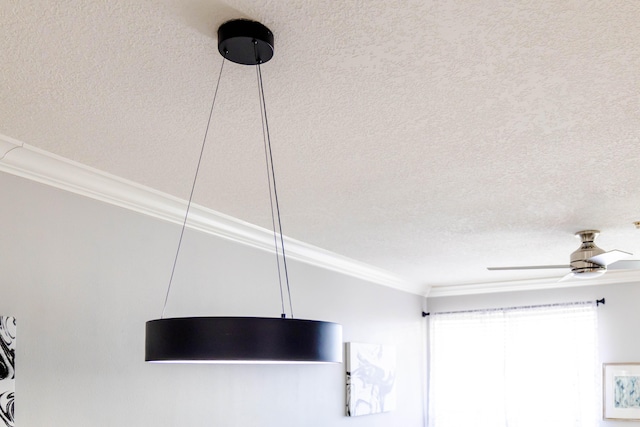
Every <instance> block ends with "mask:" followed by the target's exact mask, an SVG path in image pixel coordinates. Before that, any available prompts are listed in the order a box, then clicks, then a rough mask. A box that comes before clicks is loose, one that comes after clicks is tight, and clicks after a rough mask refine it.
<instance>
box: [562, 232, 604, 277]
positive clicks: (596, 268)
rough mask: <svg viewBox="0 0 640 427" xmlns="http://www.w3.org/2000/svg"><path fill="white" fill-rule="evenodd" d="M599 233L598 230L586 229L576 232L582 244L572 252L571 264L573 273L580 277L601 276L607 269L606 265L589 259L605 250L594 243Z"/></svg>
mask: <svg viewBox="0 0 640 427" xmlns="http://www.w3.org/2000/svg"><path fill="white" fill-rule="evenodd" d="M598 234H600V231H598V230H585V231H579V232H577V233H576V237H580V239H581V240H582V244H581V245H580V247H579V248H578V249H577V250H575V251H573V252H572V253H571V263H570V264H571V272H572V273H574V274H576V275H579V276H580V277H593V276H599V275H601V274H602V273H604V272H605V271H607V267H606V266H604V265H600V264H596V263H595V262H591V261H587V260H588V259H589V258H591V257H593V256H596V255H600V254H603V253H604V252H605V251H604V250H602V249H600V248H599V247H598V246H596V244H595V243H594V240H595V239H596V237H598Z"/></svg>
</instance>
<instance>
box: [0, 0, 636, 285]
mask: <svg viewBox="0 0 640 427" xmlns="http://www.w3.org/2000/svg"><path fill="white" fill-rule="evenodd" d="M238 17H244V18H250V19H255V20H259V21H261V22H263V23H264V24H265V25H267V26H269V27H270V28H271V30H272V31H273V32H274V34H275V38H276V54H275V57H274V59H273V60H272V61H271V62H269V63H268V64H266V65H264V66H263V75H264V80H265V90H266V100H267V108H268V113H269V123H270V129H271V132H272V134H271V136H272V142H273V147H274V160H275V164H276V174H277V179H278V188H279V190H280V201H281V208H282V214H283V225H284V231H285V234H287V235H289V236H291V237H293V238H296V239H299V240H302V241H306V242H308V243H311V244H314V245H316V246H320V247H322V248H325V249H328V250H331V251H334V252H338V253H340V254H342V255H346V256H349V257H351V258H354V259H357V260H360V261H365V262H368V263H370V264H373V265H375V266H378V267H382V268H385V269H388V270H390V271H392V272H395V273H397V274H399V275H403V276H407V277H409V278H412V279H414V280H419V281H421V282H423V283H425V284H431V285H447V284H459V283H469V282H489V281H500V280H507V279H516V278H533V277H545V275H547V276H546V277H549V276H553V275H560V274H562V273H561V272H558V271H548V272H546V271H532V272H486V271H485V270H484V267H486V266H490V265H491V266H499V265H523V264H563V263H566V262H568V257H569V253H570V252H571V251H573V250H574V249H575V248H577V246H578V240H577V239H574V238H573V237H572V234H573V233H574V232H575V231H578V230H581V229H584V228H599V229H601V230H602V231H603V234H602V235H601V237H600V239H599V241H598V243H599V244H600V246H602V247H603V248H604V249H614V248H618V249H622V250H627V251H631V252H635V253H637V254H638V256H639V257H640V234H638V232H637V231H636V230H635V228H634V227H633V224H632V222H633V221H635V220H640V191H638V188H640V172H638V170H639V167H640V156H639V148H638V147H639V145H638V143H639V142H640V137H639V132H640V97H639V96H640V71H639V70H640V3H639V2H634V1H627V0H624V1H623V0H618V1H616V0H614V1H608V2H604V1H595V2H578V1H567V2H557V1H551V0H543V1H520V2H503V1H492V0H483V1H459V0H454V1H447V2H432V1H402V2H400V1H385V2H365V1H343V2H320V1H285V0H278V1H239V0H238V1H233V0H230V1H225V2H224V3H223V2H219V1H205V0H156V1H153V0H147V1H134V2H131V1H124V0H109V1H106V0H105V1H98V0H91V1H88V0H84V1H80V0H61V1H57V2H49V3H47V4H46V5H44V4H42V2H39V1H28V0H21V1H17V0H8V1H4V2H2V3H0V20H1V22H2V26H0V51H1V52H2V66H1V67H2V69H1V71H0V100H1V102H0V133H3V134H5V135H8V136H10V137H13V138H16V139H18V140H21V141H23V142H25V143H27V144H30V145H34V146H36V147H38V148H41V149H44V150H47V151H50V152H52V153H55V154H57V155H61V156H64V157H67V158H69V159H72V160H75V161H79V162H82V163H84V164H86V165H89V166H92V167H95V168H98V169H101V170H104V171H106V172H109V173H112V174H115V175H118V176H121V177H123V178H127V179H130V180H133V181H136V182H138V183H141V184H145V185H148V186H151V187H153V188H156V189H158V190H161V191H164V192H168V193H170V194H173V195H176V196H179V197H183V198H187V197H188V194H189V188H190V184H191V180H192V178H193V173H194V171H195V164H196V161H197V155H198V152H199V148H200V142H201V139H202V136H203V133H204V129H205V125H206V119H207V115H208V110H209V106H210V103H211V99H212V96H213V88H214V85H215V81H216V78H217V73H218V70H219V68H220V64H221V58H220V56H219V55H218V53H217V50H216V43H217V41H216V30H217V27H218V26H219V25H220V24H221V23H223V22H225V21H226V20H228V19H232V18H238ZM259 111H260V110H259V104H258V98H257V88H256V82H255V70H254V69H253V68H252V67H243V66H239V65H236V64H232V63H228V64H226V65H225V69H224V74H223V78H222V83H221V87H220V93H219V98H218V101H217V104H216V110H215V112H214V117H213V129H212V131H211V134H210V138H209V141H208V145H207V150H206V153H205V157H204V160H203V161H204V163H203V169H202V173H201V177H200V179H199V182H198V187H197V189H196V194H195V200H196V202H197V203H199V204H202V205H205V206H208V207H210V208H213V209H216V210H218V211H221V212H223V213H225V214H229V215H232V216H235V217H238V218H240V219H242V220H246V221H249V222H252V223H254V224H257V225H260V226H265V227H269V226H270V217H269V210H268V193H267V186H266V178H265V174H266V172H265V167H264V158H263V156H264V155H263V151H262V150H263V149H262V134H261V127H260V119H259V114H260V112H259Z"/></svg>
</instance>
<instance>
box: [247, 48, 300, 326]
mask: <svg viewBox="0 0 640 427" xmlns="http://www.w3.org/2000/svg"><path fill="white" fill-rule="evenodd" d="M254 51H255V52H256V59H257V56H258V55H257V47H256V45H255V44H254ZM256 68H257V70H258V89H259V94H260V101H261V113H262V115H263V119H264V126H263V138H264V139H265V140H266V145H267V147H268V151H269V157H268V164H269V165H270V166H271V180H272V183H273V197H274V200H275V205H276V216H277V218H278V231H279V234H280V249H281V250H282V265H283V267H284V277H285V283H286V285H287V296H288V298H289V311H290V313H291V318H294V316H293V302H292V301H291V287H290V286H289V271H288V269H287V255H286V252H285V250H284V238H283V237H282V221H281V219H280V205H279V203H278V187H277V186H276V174H275V171H274V168H273V153H272V151H271V136H270V134H269V120H268V119H267V105H266V102H265V99H264V86H263V84H262V69H261V68H260V61H259V60H258V61H257V64H256ZM271 215H273V209H272V211H271ZM274 234H275V226H274ZM277 256H278V245H277V243H276V258H277ZM279 266H280V264H279V263H278V268H279ZM281 286H282V285H281Z"/></svg>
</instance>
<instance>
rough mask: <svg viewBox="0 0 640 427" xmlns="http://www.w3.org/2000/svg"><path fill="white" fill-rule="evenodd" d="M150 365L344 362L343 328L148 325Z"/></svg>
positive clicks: (230, 322) (194, 321)
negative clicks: (151, 363) (161, 363)
mask: <svg viewBox="0 0 640 427" xmlns="http://www.w3.org/2000/svg"><path fill="white" fill-rule="evenodd" d="M145 361H147V362H167V363H169V362H174V363H181V362H183V363H225V362H226V363H341V362H342V326H341V325H339V324H337V323H331V322H319V321H315V320H301V319H280V318H271V317H178V318H171V319H157V320H150V321H148V322H147V325H146V343H145Z"/></svg>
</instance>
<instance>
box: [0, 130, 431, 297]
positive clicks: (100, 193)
mask: <svg viewBox="0 0 640 427" xmlns="http://www.w3.org/2000/svg"><path fill="white" fill-rule="evenodd" d="M0 171H2V172H6V173H9V174H12V175H16V176H19V177H22V178H26V179H29V180H31V181H35V182H39V183H41V184H45V185H48V186H51V187H55V188H58V189H61V190H65V191H69V192H71V193H75V194H79V195H81V196H85V197H89V198H91V199H94V200H99V201H101V202H105V203H109V204H111V205H115V206H119V207H121V208H125V209H128V210H131V211H134V212H138V213H141V214H144V215H148V216H150V217H153V218H157V219H160V220H163V221H168V222H171V223H174V224H179V225H182V222H183V221H184V214H185V211H186V207H187V201H185V200H182V199H180V198H177V197H174V196H171V195H169V194H166V193H163V192H160V191H157V190H154V189H152V188H150V187H146V186H143V185H140V184H137V183H135V182H132V181H128V180H125V179H123V178H120V177H118V176H115V175H111V174H108V173H105V172H102V171H100V170H98V169H94V168H91V167H88V166H86V165H83V164H81V163H78V162H74V161H72V160H69V159H67V158H64V157H61V156H57V155H55V154H52V153H49V152H47V151H44V150H40V149H38V148H36V147H33V146H30V145H28V144H25V143H23V142H21V141H18V140H16V139H13V138H10V137H7V136H4V135H2V134H0ZM187 227H188V228H190V229H194V230H198V231H201V232H204V233H207V234H211V235H214V236H217V237H221V238H224V239H227V240H231V241H233V242H237V243H240V244H243V245H246V246H250V247H253V248H257V249H261V250H264V251H267V252H272V253H274V252H275V249H274V246H273V232H272V231H271V230H267V229H265V228H262V227H258V226H255V225H253V224H250V223H248V222H245V221H241V220H239V219H237V218H234V217H231V216H228V215H225V214H222V213H220V212H216V211H214V210H211V209H208V208H206V207H204V206H200V205H197V204H192V205H191V208H190V210H189V221H188V223H187ZM284 240H285V242H286V247H287V256H288V258H290V259H293V260H296V261H300V262H303V263H306V264H309V265H313V266H316V267H320V268H323V269H326V270H331V271H335V272H338V273H341V274H345V275H348V276H352V277H355V278H358V279H362V280H365V281H367V282H372V283H376V284H379V285H383V286H388V287H390V288H394V289H398V290H401V291H404V292H410V293H413V294H418V295H425V293H426V288H425V287H424V286H423V285H422V284H419V283H415V282H412V281H410V280H408V279H405V278H402V277H399V276H397V275H394V274H392V273H390V272H388V271H386V270H382V269H379V268H376V267H373V266H371V265H369V264H365V263H362V262H359V261H355V260H353V259H350V258H347V257H344V256H342V255H338V254H336V253H333V252H330V251H326V250H324V249H321V248H318V247H316V246H312V245H309V244H307V243H304V242H301V241H299V240H295V239H291V238H288V237H286V236H284Z"/></svg>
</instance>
